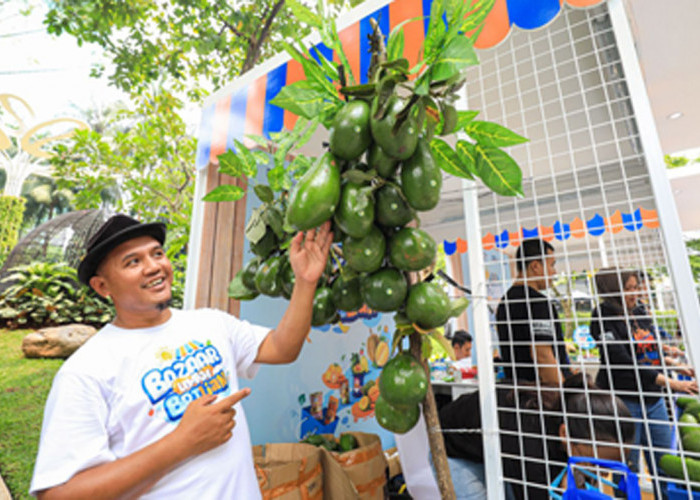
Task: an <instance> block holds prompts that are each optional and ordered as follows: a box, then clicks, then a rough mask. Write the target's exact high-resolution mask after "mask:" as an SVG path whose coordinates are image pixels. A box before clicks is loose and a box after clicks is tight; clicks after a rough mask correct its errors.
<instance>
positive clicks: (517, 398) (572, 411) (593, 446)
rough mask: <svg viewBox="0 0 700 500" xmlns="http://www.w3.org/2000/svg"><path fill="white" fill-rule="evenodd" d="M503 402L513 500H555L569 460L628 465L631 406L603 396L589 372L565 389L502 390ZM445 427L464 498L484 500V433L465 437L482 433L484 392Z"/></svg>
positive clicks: (445, 419) (446, 418) (505, 460)
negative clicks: (554, 487)
mask: <svg viewBox="0 0 700 500" xmlns="http://www.w3.org/2000/svg"><path fill="white" fill-rule="evenodd" d="M496 397H497V401H498V426H499V429H500V437H501V449H500V453H501V457H502V464H503V478H504V481H505V482H506V498H508V499H511V498H516V499H520V498H528V499H531V500H532V499H542V500H545V499H548V498H549V492H548V488H549V486H550V485H551V483H552V482H553V481H554V480H555V478H556V477H557V476H558V474H560V473H561V472H562V471H563V470H564V469H565V468H566V461H567V460H568V457H569V456H585V457H597V458H603V459H608V460H615V461H624V457H625V450H624V446H622V445H623V444H626V443H631V442H632V440H633V439H634V424H633V423H632V422H630V421H629V420H627V419H629V417H630V416H631V415H630V412H629V410H628V409H627V407H626V406H625V405H624V403H623V402H622V401H621V400H620V399H619V398H617V397H614V396H612V395H611V394H605V393H601V392H600V391H597V387H596V386H595V384H594V383H593V382H592V381H591V380H590V378H589V377H588V376H587V375H584V374H582V373H579V374H576V375H573V376H571V377H569V378H567V379H566V380H565V382H564V384H563V391H562V390H560V389H559V388H543V387H540V388H539V389H538V388H536V387H535V386H533V385H528V386H521V387H519V388H518V389H517V390H515V389H506V388H504V387H497V388H496ZM562 402H563V405H562ZM440 426H441V427H442V430H443V436H444V440H445V450H446V452H447V456H448V463H449V466H450V472H451V475H452V481H453V484H454V486H455V492H456V494H457V498H460V499H461V498H463V499H470V500H478V499H482V498H483V499H485V498H486V486H485V471H484V448H483V438H482V433H479V432H464V431H465V430H469V429H481V428H482V425H481V410H480V406H479V393H478V392H474V393H471V394H467V395H464V396H461V397H460V398H459V399H457V400H455V401H454V402H453V403H452V404H449V405H447V406H445V407H444V408H442V410H441V411H440ZM450 429H455V430H456V431H457V432H450ZM543 431H544V432H543ZM523 482H525V483H527V485H526V486H524V485H523ZM577 483H578V477H577ZM565 486H566V485H565V484H562V485H561V487H565Z"/></svg>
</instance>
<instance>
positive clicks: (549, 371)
mask: <svg viewBox="0 0 700 500" xmlns="http://www.w3.org/2000/svg"><path fill="white" fill-rule="evenodd" d="M532 359H533V360H534V361H535V366H536V368H537V373H538V375H539V378H540V382H542V383H543V384H545V385H552V386H556V387H559V386H560V385H561V384H563V383H564V378H563V377H562V376H561V370H560V369H559V363H557V359H556V358H555V357H554V350H553V349H552V346H551V345H549V344H535V345H533V346H532Z"/></svg>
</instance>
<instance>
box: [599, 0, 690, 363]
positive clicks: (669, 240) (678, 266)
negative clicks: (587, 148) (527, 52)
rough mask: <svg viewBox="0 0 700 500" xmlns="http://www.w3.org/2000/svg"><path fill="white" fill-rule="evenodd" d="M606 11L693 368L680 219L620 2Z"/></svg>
mask: <svg viewBox="0 0 700 500" xmlns="http://www.w3.org/2000/svg"><path fill="white" fill-rule="evenodd" d="M608 9H609V12H610V20H611V22H612V26H613V31H614V33H615V38H616V39H617V46H618V50H619V51H620V60H621V62H622V67H623V70H624V72H625V80H626V82H627V86H628V88H629V94H630V98H631V100H632V107H633V109H634V114H635V116H636V118H637V126H638V128H639V137H640V140H641V142H642V148H643V150H644V156H645V158H646V163H647V168H648V169H649V177H650V179H651V187H652V191H653V193H654V198H655V200H656V209H657V213H658V217H659V225H660V231H661V235H662V237H663V244H664V246H665V248H666V253H667V255H668V261H669V270H670V272H671V279H672V281H673V285H674V287H675V289H676V293H675V294H674V295H675V297H676V299H677V300H678V306H679V307H680V317H681V322H682V325H683V332H684V338H683V339H684V341H685V343H686V346H687V347H689V350H690V357H691V360H692V363H693V367H695V368H696V369H697V368H698V367H700V336H698V335H697V332H700V306H699V305H698V297H697V293H696V290H695V283H694V282H693V276H692V274H691V272H690V263H689V260H688V254H687V252H686V249H685V244H684V243H683V234H682V230H681V224H680V218H679V217H678V211H677V208H676V204H675V201H674V199H673V193H672V192H671V185H670V183H669V181H668V177H667V176H666V172H665V170H666V168H665V163H664V155H663V150H662V149H661V142H660V141H659V134H658V132H657V131H656V123H655V122H654V115H653V114H652V111H651V104H650V103H649V96H648V94H647V92H646V86H645V84H644V78H643V76H642V70H641V68H640V66H639V59H638V58H637V53H636V52H635V48H634V38H633V36H632V31H631V29H630V25H629V21H628V19H627V14H626V13H625V8H624V5H623V2H622V0H610V2H609V4H608Z"/></svg>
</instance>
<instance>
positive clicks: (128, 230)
mask: <svg viewBox="0 0 700 500" xmlns="http://www.w3.org/2000/svg"><path fill="white" fill-rule="evenodd" d="M139 236H151V237H153V238H154V239H155V240H156V241H158V242H159V243H160V244H161V245H162V244H163V243H164V242H165V224H163V223H162V222H151V223H148V224H142V223H140V222H139V221H137V220H136V219H134V218H132V217H129V216H128V215H123V214H117V215H113V216H112V217H110V218H109V219H108V220H107V221H106V222H105V223H104V224H102V227H100V228H99V229H98V230H97V232H96V233H95V234H93V235H92V236H91V237H90V239H89V240H88V242H87V245H86V247H87V248H86V250H87V253H86V254H85V257H83V258H82V259H81V261H80V264H78V279H79V280H80V282H81V283H84V284H86V285H88V286H89V285H90V278H92V277H93V276H94V275H95V272H96V271H97V267H98V266H99V265H100V262H102V259H104V258H105V257H106V256H107V254H108V253H109V252H110V251H112V250H113V249H114V248H116V247H117V246H118V245H121V244H122V243H124V242H125V241H129V240H132V239H134V238H138V237H139Z"/></svg>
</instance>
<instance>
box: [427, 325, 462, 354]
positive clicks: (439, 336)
mask: <svg viewBox="0 0 700 500" xmlns="http://www.w3.org/2000/svg"><path fill="white" fill-rule="evenodd" d="M428 335H430V338H431V339H433V340H434V341H435V342H437V343H438V344H440V346H441V347H442V348H443V349H444V350H445V351H447V354H449V356H450V358H451V359H455V351H454V349H452V343H451V342H450V341H449V340H447V339H446V338H445V335H444V334H443V332H442V331H440V330H433V331H431V332H430V333H429V334H428Z"/></svg>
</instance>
